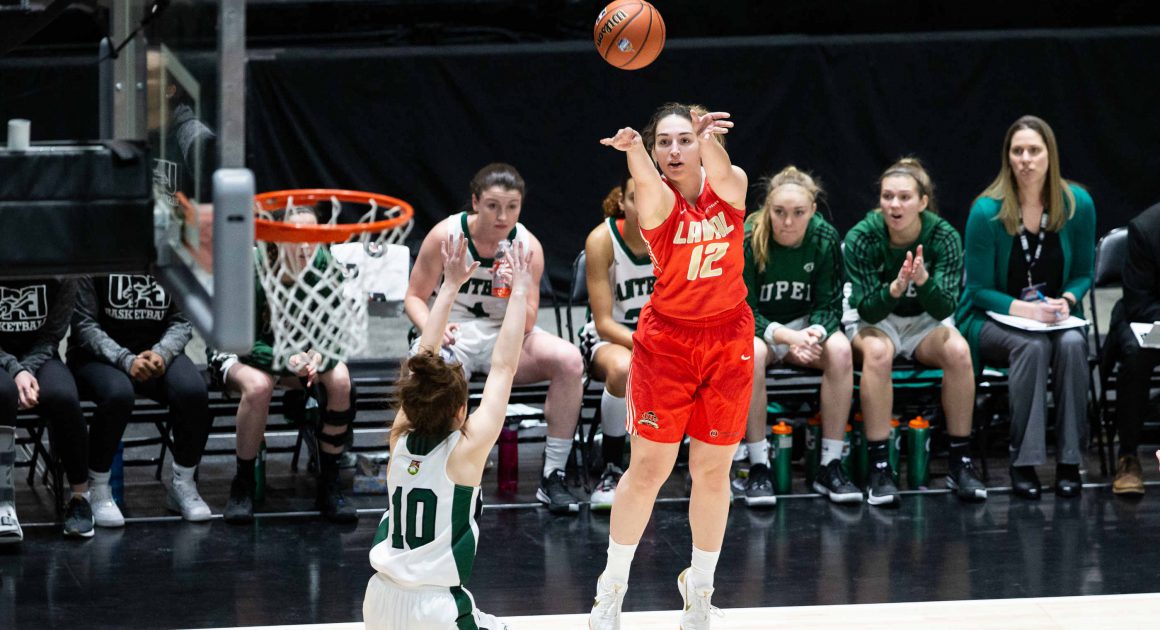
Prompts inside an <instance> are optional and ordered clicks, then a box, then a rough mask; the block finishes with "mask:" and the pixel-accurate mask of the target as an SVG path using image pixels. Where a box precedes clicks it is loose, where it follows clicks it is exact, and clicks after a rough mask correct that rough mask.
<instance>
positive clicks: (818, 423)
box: [806, 415, 822, 483]
mask: <svg viewBox="0 0 1160 630" xmlns="http://www.w3.org/2000/svg"><path fill="white" fill-rule="evenodd" d="M821 461H822V418H821V416H818V415H815V416H814V417H812V418H810V419H809V421H807V422H806V480H808V481H809V482H810V483H813V481H814V478H816V477H817V476H818V466H819V464H820V463H821Z"/></svg>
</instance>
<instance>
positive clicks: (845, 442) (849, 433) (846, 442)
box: [840, 423, 854, 478]
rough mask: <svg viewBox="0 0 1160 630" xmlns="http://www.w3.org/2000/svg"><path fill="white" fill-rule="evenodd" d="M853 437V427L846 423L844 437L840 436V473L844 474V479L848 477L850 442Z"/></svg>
mask: <svg viewBox="0 0 1160 630" xmlns="http://www.w3.org/2000/svg"><path fill="white" fill-rule="evenodd" d="M853 437H854V427H853V426H851V425H850V424H849V423H846V435H844V436H842V458H841V460H840V461H841V466H842V472H844V473H846V477H847V478H848V477H849V476H850V440H851V439H853Z"/></svg>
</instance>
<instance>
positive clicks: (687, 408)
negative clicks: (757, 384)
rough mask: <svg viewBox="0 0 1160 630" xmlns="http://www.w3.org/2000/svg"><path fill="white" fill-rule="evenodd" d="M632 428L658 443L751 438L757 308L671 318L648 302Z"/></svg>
mask: <svg viewBox="0 0 1160 630" xmlns="http://www.w3.org/2000/svg"><path fill="white" fill-rule="evenodd" d="M632 344H633V348H632V362H631V363H630V364H629V369H628V392H627V394H626V395H625V398H626V399H627V403H628V418H627V423H628V431H629V433H631V434H633V435H639V436H641V437H643V438H645V439H647V440H649V441H652V442H664V443H673V442H679V441H681V440H682V439H683V438H684V437H685V435H688V436H689V437H692V438H696V439H698V440H700V441H702V442H706V443H709V444H721V445H727V444H736V443H738V442H740V441H741V438H742V437H744V436H745V420H746V416H747V415H748V413H749V396H750V389H751V388H752V387H753V311H751V310H749V305H747V304H746V303H745V302H742V303H741V304H740V305H739V306H738V307H737V308H735V309H733V310H732V311H730V312H728V313H725V314H723V315H720V316H718V317H714V318H713V319H711V320H702V321H687V320H678V319H673V318H669V317H665V316H663V315H661V314H659V313H657V312H656V311H655V310H653V308H652V305H651V304H646V305H645V307H644V309H642V310H641V315H640V321H639V323H638V324H637V328H636V332H635V333H633V335H632Z"/></svg>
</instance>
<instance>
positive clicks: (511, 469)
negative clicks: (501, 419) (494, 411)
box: [499, 422, 520, 493]
mask: <svg viewBox="0 0 1160 630" xmlns="http://www.w3.org/2000/svg"><path fill="white" fill-rule="evenodd" d="M518 429H519V425H518V424H515V423H512V422H506V423H504V425H503V429H501V430H500V432H499V491H500V492H512V493H514V492H515V491H516V488H517V487H518V486H519V477H520V474H519V473H520V434H519V431H518Z"/></svg>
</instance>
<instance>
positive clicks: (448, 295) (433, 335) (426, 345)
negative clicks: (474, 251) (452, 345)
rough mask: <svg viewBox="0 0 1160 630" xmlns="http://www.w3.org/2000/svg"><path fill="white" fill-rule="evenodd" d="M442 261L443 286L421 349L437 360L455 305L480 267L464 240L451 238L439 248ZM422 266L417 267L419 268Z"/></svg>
mask: <svg viewBox="0 0 1160 630" xmlns="http://www.w3.org/2000/svg"><path fill="white" fill-rule="evenodd" d="M424 246H426V244H425V243H424ZM439 257H440V260H441V261H442V273H443V284H442V285H440V287H439V293H438V294H437V295H436V296H435V302H434V303H433V304H432V305H431V309H430V310H429V311H428V312H427V316H426V321H425V322H424V325H423V327H422V329H423V334H422V336H421V337H419V349H420V350H424V349H426V350H429V351H430V352H431V353H432V354H434V355H435V356H439V347H440V346H441V345H443V331H444V330H445V329H446V328H447V318H448V317H450V315H451V305H452V304H454V303H455V296H456V295H457V294H458V293H459V287H461V286H463V283H464V282H467V279H468V278H470V277H471V274H472V272H474V271H475V269H476V268H477V267H479V261H473V260H471V259H470V257H469V256H468V254H467V238H466V237H464V236H451V237H448V238H447V239H445V240H443V241H442V242H441V243H440V244H439ZM418 266H419V265H418V264H417V263H416V265H415V267H416V268H418ZM412 277H413V275H412ZM409 291H410V290H409V289H408V292H409ZM425 307H426V304H424V308H425Z"/></svg>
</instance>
